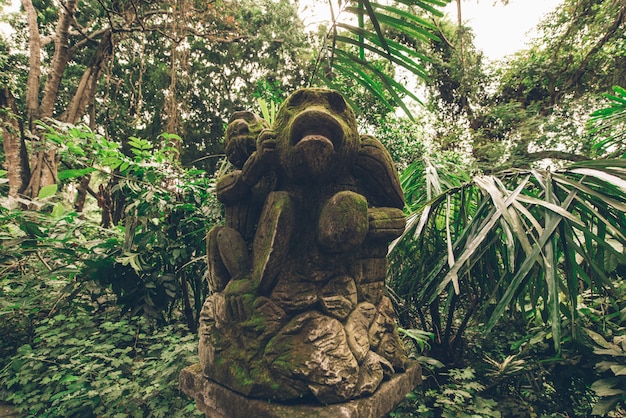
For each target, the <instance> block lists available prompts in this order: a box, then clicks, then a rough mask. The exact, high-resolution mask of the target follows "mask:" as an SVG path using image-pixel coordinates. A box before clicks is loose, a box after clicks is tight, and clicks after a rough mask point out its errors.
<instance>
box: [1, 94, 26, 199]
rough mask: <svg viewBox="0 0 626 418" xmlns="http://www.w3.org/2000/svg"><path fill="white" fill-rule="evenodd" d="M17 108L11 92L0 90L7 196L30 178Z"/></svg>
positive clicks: (14, 194) (15, 192)
mask: <svg viewBox="0 0 626 418" xmlns="http://www.w3.org/2000/svg"><path fill="white" fill-rule="evenodd" d="M16 113H17V108H16V106H15V100H14V99H13V96H12V95H11V92H10V91H9V89H7V88H6V87H5V88H4V89H3V90H0V137H2V145H3V147H4V155H5V160H6V161H5V167H4V168H5V169H6V170H7V177H8V179H9V196H17V195H18V194H19V193H22V192H23V191H24V189H25V188H26V185H27V184H28V179H29V178H30V167H29V166H28V153H27V152H26V144H25V143H24V138H23V136H22V130H21V129H20V124H19V122H18V119H17V116H16Z"/></svg>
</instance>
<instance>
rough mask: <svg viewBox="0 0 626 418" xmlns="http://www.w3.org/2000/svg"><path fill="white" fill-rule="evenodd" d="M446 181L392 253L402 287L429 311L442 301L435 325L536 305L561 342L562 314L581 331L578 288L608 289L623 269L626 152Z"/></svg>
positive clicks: (488, 318) (493, 317) (395, 284)
mask: <svg viewBox="0 0 626 418" xmlns="http://www.w3.org/2000/svg"><path fill="white" fill-rule="evenodd" d="M403 177H404V176H403ZM402 180H403V181H404V182H405V183H410V180H409V179H407V178H402ZM421 182H422V183H424V181H423V180H421ZM441 190H442V192H441V193H440V194H439V195H437V196H434V197H433V198H432V199H430V200H429V201H427V202H425V203H423V204H422V205H421V206H420V207H417V208H414V209H415V211H414V212H413V213H412V214H411V215H410V217H409V220H408V227H407V230H406V232H405V234H404V235H403V237H401V239H400V240H399V241H398V242H397V243H396V245H395V246H394V247H393V250H392V252H391V254H390V267H391V273H392V279H391V286H392V288H394V290H395V291H396V293H397V294H399V295H400V296H403V297H404V298H406V299H407V300H408V301H410V302H412V304H413V306H416V307H417V308H418V309H422V310H427V311H428V310H429V309H430V310H431V312H430V313H431V314H432V307H433V304H434V305H436V306H437V309H439V306H443V310H444V311H445V312H441V313H442V314H443V315H444V316H447V319H445V320H442V321H441V322H442V324H440V325H435V328H438V327H440V328H441V329H436V330H435V331H436V332H442V333H444V334H451V330H449V329H446V327H447V326H448V325H450V324H453V323H455V321H454V320H452V317H453V316H454V315H459V314H461V316H462V319H461V320H460V321H458V320H457V321H456V323H457V324H458V323H459V322H460V323H461V324H463V325H467V322H468V320H469V319H470V316H471V317H472V318H473V319H475V320H476V321H477V322H478V323H483V324H484V325H485V328H486V331H489V330H491V329H492V328H493V327H494V326H495V325H496V323H497V322H498V320H499V319H501V318H502V317H503V316H504V315H505V314H508V315H512V316H515V315H519V314H520V313H521V314H524V313H526V314H528V313H529V312H536V313H537V312H538V313H539V314H540V315H541V317H542V318H543V319H545V320H546V321H547V322H548V323H549V324H550V326H551V328H552V336H553V341H554V345H555V349H556V350H557V351H558V350H560V344H561V323H562V320H563V319H565V320H567V321H568V322H569V323H570V325H571V329H572V332H573V334H574V335H573V337H576V336H577V335H576V332H577V329H576V325H577V316H578V314H579V310H578V306H577V303H578V299H579V293H580V292H581V291H583V290H592V291H594V292H601V293H604V294H609V295H610V294H611V291H612V281H613V280H614V279H615V278H616V277H618V276H619V277H621V276H622V275H623V273H624V267H625V266H626V252H625V248H626V159H615V160H597V161H587V162H580V163H577V164H575V165H572V166H571V167H569V168H568V169H565V170H561V171H557V172H550V171H546V170H525V171H510V172H507V173H504V174H502V175H499V176H476V177H474V178H473V179H472V180H471V181H467V182H464V183H463V184H461V185H452V187H447V188H446V185H445V184H442V187H441ZM407 198H408V200H409V201H411V197H410V196H407ZM441 302H443V305H441V304H440V303H441ZM451 308H452V310H453V311H454V310H455V309H456V310H458V312H453V311H450V309H451ZM435 319H436V318H433V322H435ZM460 331H461V332H462V329H461V330H460Z"/></svg>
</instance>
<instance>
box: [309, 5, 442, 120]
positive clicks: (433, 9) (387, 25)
mask: <svg viewBox="0 0 626 418" xmlns="http://www.w3.org/2000/svg"><path fill="white" fill-rule="evenodd" d="M339 4H340V5H341V2H340V3H339ZM446 4H447V1H443V0H397V1H395V2H393V3H391V4H382V3H375V2H372V1H370V0H356V1H350V0H348V1H347V2H345V3H344V4H343V5H342V6H341V7H340V8H339V10H335V9H334V8H333V6H332V2H331V12H332V13H331V15H332V23H331V27H330V29H329V31H328V32H327V35H326V39H325V42H324V44H323V46H322V48H321V50H320V52H319V54H318V58H317V61H316V64H315V67H314V69H313V72H312V75H313V77H312V82H311V83H310V84H313V83H314V82H319V81H321V82H322V83H323V84H325V85H327V86H328V87H331V88H335V89H338V90H341V86H338V85H337V83H335V82H334V81H333V78H334V75H335V74H341V75H343V76H345V77H347V78H349V79H352V80H354V81H355V82H356V83H358V84H359V85H361V86H362V87H364V88H365V89H366V90H367V91H369V92H370V93H371V94H373V95H374V96H375V97H376V98H378V99H379V100H380V101H381V103H383V104H384V105H385V106H386V107H388V108H389V109H390V110H392V109H395V108H396V107H398V106H400V107H402V108H403V109H404V111H405V112H406V114H407V115H409V116H410V115H411V113H410V111H409V109H408V107H407V106H406V104H405V103H404V101H403V98H404V97H410V98H412V99H413V100H416V101H418V102H419V98H418V97H417V96H416V95H415V94H414V92H412V91H411V90H410V89H409V88H407V87H406V86H405V85H403V84H402V83H400V82H398V81H396V80H395V79H394V76H393V74H392V73H393V71H388V70H386V69H385V68H382V66H381V65H379V62H380V61H381V60H384V61H386V62H388V63H389V64H390V65H391V68H397V69H403V70H406V71H408V72H410V73H412V74H413V75H415V76H416V77H418V78H422V79H427V78H428V77H427V74H426V70H425V68H424V66H423V63H424V62H425V61H427V60H428V58H427V57H426V56H425V55H424V54H423V53H422V51H420V50H419V49H416V47H414V46H410V45H408V44H406V43H402V42H400V41H398V40H395V39H392V38H391V37H390V36H388V33H402V34H404V36H408V37H410V38H412V39H413V40H418V41H420V40H421V41H428V40H429V39H437V36H436V35H434V33H435V31H436V28H435V26H434V25H433V24H432V23H431V22H429V21H428V20H427V19H425V18H424V17H422V15H426V14H430V15H435V16H442V15H443V13H442V12H441V11H440V10H438V8H439V7H443V6H445V5H446ZM355 21H356V22H355ZM354 23H356V24H354ZM413 45H419V42H418V43H413ZM352 104H353V106H354V103H352Z"/></svg>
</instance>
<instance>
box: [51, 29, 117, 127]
mask: <svg viewBox="0 0 626 418" xmlns="http://www.w3.org/2000/svg"><path fill="white" fill-rule="evenodd" d="M112 52H113V41H112V33H111V30H107V31H106V32H104V33H103V34H102V38H101V39H100V44H99V45H98V49H97V50H96V52H95V54H94V56H93V57H92V58H91V63H90V64H89V67H88V68H87V69H86V70H85V72H84V74H83V76H82V78H81V79H80V82H79V83H78V87H77V88H76V93H75V94H74V97H73V98H72V102H71V103H70V105H69V106H68V108H67V110H66V112H65V113H64V115H63V117H62V119H63V120H64V121H65V122H69V123H73V124H74V123H77V122H78V121H79V120H80V118H81V117H82V116H83V115H84V113H85V110H86V109H87V108H88V107H89V106H90V105H92V104H93V102H94V99H95V97H96V87H97V84H98V79H99V78H100V73H102V69H103V68H104V65H105V64H106V63H107V61H108V60H109V58H110V57H111V54H112Z"/></svg>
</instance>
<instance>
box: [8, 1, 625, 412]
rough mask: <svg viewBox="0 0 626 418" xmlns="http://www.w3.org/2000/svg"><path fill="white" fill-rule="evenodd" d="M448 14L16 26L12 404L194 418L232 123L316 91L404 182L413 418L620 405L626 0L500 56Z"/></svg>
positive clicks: (419, 4) (221, 7) (359, 7)
mask: <svg viewBox="0 0 626 418" xmlns="http://www.w3.org/2000/svg"><path fill="white" fill-rule="evenodd" d="M446 3H447V2H445V1H439V0H402V1H399V2H397V3H394V4H392V5H382V4H377V3H375V2H371V1H369V0H363V1H358V2H342V4H341V8H337V7H335V8H334V9H333V20H332V22H330V23H329V25H328V26H327V27H321V28H320V30H319V32H318V33H315V32H310V33H305V31H304V28H303V26H302V24H301V22H300V20H299V18H298V16H297V10H296V8H295V7H294V5H293V4H292V3H290V2H287V1H278V2H275V1H269V2H261V3H259V2H248V1H244V0H242V1H237V2H226V3H220V2H217V3H215V2H209V3H206V2H196V1H191V0H177V1H176V2H160V1H153V2H136V1H134V0H128V1H111V2H107V1H97V2H92V1H83V2H77V1H74V0H68V1H66V2H63V7H60V6H59V5H58V4H57V3H56V2H50V1H45V0H43V1H30V0H25V1H23V2H22V7H23V11H24V12H25V13H19V14H15V15H6V16H2V20H5V21H7V22H9V23H10V24H11V26H12V27H13V28H14V29H15V31H14V32H13V34H12V35H11V37H8V38H2V39H0V85H2V86H3V87H2V89H0V122H1V124H0V137H1V140H2V144H3V148H2V151H0V158H1V159H2V162H3V166H4V168H5V170H2V171H1V173H0V175H1V181H0V194H1V198H0V318H2V321H0V335H1V336H2V338H0V399H1V400H3V401H7V402H11V403H12V404H14V405H15V407H16V409H17V410H18V411H19V412H20V413H21V414H22V415H24V416H50V417H52V416H115V415H116V414H123V415H124V416H129V415H132V416H171V415H172V414H175V415H176V416H193V415H195V414H197V412H196V410H195V406H194V405H193V403H192V402H191V401H190V400H189V399H187V398H185V397H184V396H183V395H181V394H180V393H179V392H178V389H177V386H176V381H177V374H178V371H179V370H180V369H181V368H182V367H184V366H185V365H187V364H190V363H192V362H194V353H195V350H196V336H195V334H194V333H195V331H196V327H197V321H198V316H199V312H200V309H201V306H202V302H203V300H204V298H205V297H206V292H207V288H206V283H205V281H204V275H205V271H206V264H205V261H204V256H205V242H204V237H205V233H206V231H207V230H208V229H210V228H211V227H212V226H213V225H215V224H217V223H219V222H221V221H222V218H221V208H220V205H219V204H218V202H217V200H216V198H215V194H214V192H213V187H214V182H215V178H217V177H218V176H219V175H220V173H223V172H225V171H226V170H228V169H229V167H228V165H227V164H226V163H224V162H223V159H221V155H220V154H221V152H222V151H221V149H220V147H221V145H220V141H221V136H222V134H223V130H224V124H225V121H226V120H227V118H228V116H229V114H230V113H231V112H232V111H234V110H237V109H240V108H249V109H257V110H259V111H260V113H262V114H263V115H264V116H265V117H266V118H268V119H269V118H271V114H272V110H274V111H275V109H276V106H277V105H278V104H279V103H280V101H281V100H282V98H283V97H285V95H286V94H287V93H289V92H290V91H291V90H292V89H293V88H295V87H298V86H301V85H305V84H307V83H308V84H312V85H327V86H332V87H334V88H337V89H339V90H341V91H342V92H343V93H344V94H345V95H346V96H347V98H348V99H349V101H350V102H351V103H352V104H353V105H354V106H355V107H356V108H357V109H359V110H360V114H359V118H360V121H361V123H362V129H363V131H367V132H368V133H369V132H371V133H373V134H375V135H376V136H377V137H378V138H380V139H381V141H383V142H384V143H385V145H386V146H387V147H388V149H389V150H390V153H391V155H392V157H393V159H394V161H395V162H396V164H397V166H398V168H399V169H400V170H401V181H402V186H403V189H404V191H405V196H406V200H407V205H406V213H407V216H408V225H407V229H406V232H405V234H404V235H403V236H402V237H401V238H400V239H399V240H398V241H396V242H395V243H394V244H393V246H392V248H391V251H390V254H389V292H390V294H391V295H392V296H393V300H394V302H395V303H396V307H397V310H398V313H399V316H400V318H401V321H402V324H401V325H402V335H403V336H404V338H405V340H406V344H407V346H408V347H413V348H414V352H413V355H414V357H415V358H416V359H417V360H418V361H419V362H420V363H421V364H422V365H423V367H424V376H425V380H424V384H423V386H422V387H421V388H418V389H417V390H416V391H415V392H414V393H413V394H412V395H411V396H410V397H408V398H407V400H406V401H405V403H404V404H402V405H401V406H400V407H399V408H398V409H397V410H396V411H394V413H393V414H392V415H393V416H397V417H405V416H420V417H421V416H433V417H436V416H476V415H479V416H516V417H517V416H529V417H530V416H538V415H539V416H563V414H566V415H567V416H593V415H610V414H614V415H616V416H618V415H619V414H620V413H622V412H623V411H624V402H626V379H624V370H625V367H626V363H625V362H624V358H625V357H624V356H625V354H624V353H625V352H626V343H625V341H626V331H625V328H624V327H625V326H626V324H625V323H624V321H625V319H626V305H625V301H626V284H625V283H624V276H625V274H626V255H625V254H626V251H625V249H624V248H625V245H626V236H625V233H624V231H626V215H625V213H626V160H625V159H624V157H625V156H626V148H625V143H624V138H625V136H624V123H625V121H626V118H625V115H626V91H625V90H624V88H625V87H626V86H624V85H623V80H624V77H623V75H624V74H625V72H624V71H626V60H624V57H626V38H624V33H626V31H625V30H624V29H625V25H626V22H625V20H626V19H625V12H626V5H625V4H624V3H623V2H619V1H613V0H604V1H601V0H564V1H563V3H562V4H561V5H560V6H559V8H558V9H557V10H555V11H554V13H553V14H552V15H551V16H548V17H547V19H546V20H545V21H544V22H543V23H542V24H541V25H540V30H541V31H542V32H541V34H542V35H541V36H540V37H538V38H537V39H536V40H535V42H534V43H533V44H532V45H531V46H530V47H529V48H528V49H526V50H523V51H520V52H518V53H517V54H516V55H513V56H510V57H508V58H507V59H506V60H505V61H503V62H498V63H490V62H488V61H487V60H486V59H485V58H484V57H483V56H482V53H481V52H480V51H478V50H476V48H475V47H474V46H473V43H472V33H471V30H469V29H468V28H466V27H464V26H463V25H462V22H457V23H456V24H455V23H453V22H451V21H449V20H447V19H446V18H445V17H444V16H443V13H442V12H441V8H442V7H443V6H445V5H446ZM0 4H2V2H0ZM457 5H459V6H461V1H460V0H457ZM33 12H34V13H33ZM346 15H348V16H351V17H352V18H351V19H350V18H349V19H345V16H346ZM348 22H350V23H348ZM37 48H39V50H38V51H39V53H34V51H37ZM66 48H67V50H66ZM60 50H63V51H65V52H66V53H67V55H63V56H59V53H58V51H60ZM38 57H39V61H37V59H38ZM36 68H38V69H39V71H33V69H36ZM415 80H421V81H415ZM620 84H621V85H620ZM413 85H415V86H416V87H415V89H413V88H411V87H408V86H413ZM418 89H420V91H423V92H424V94H420V95H418V94H417V91H418ZM418 96H419V97H418ZM416 99H420V100H421V101H422V102H423V105H422V107H415V106H413V105H412V104H411V102H414V101H415V100H416ZM398 108H399V109H403V110H404V113H405V114H409V115H410V117H403V116H398V115H397V114H396V113H395V110H396V109H398ZM121 400H123V402H121Z"/></svg>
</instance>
